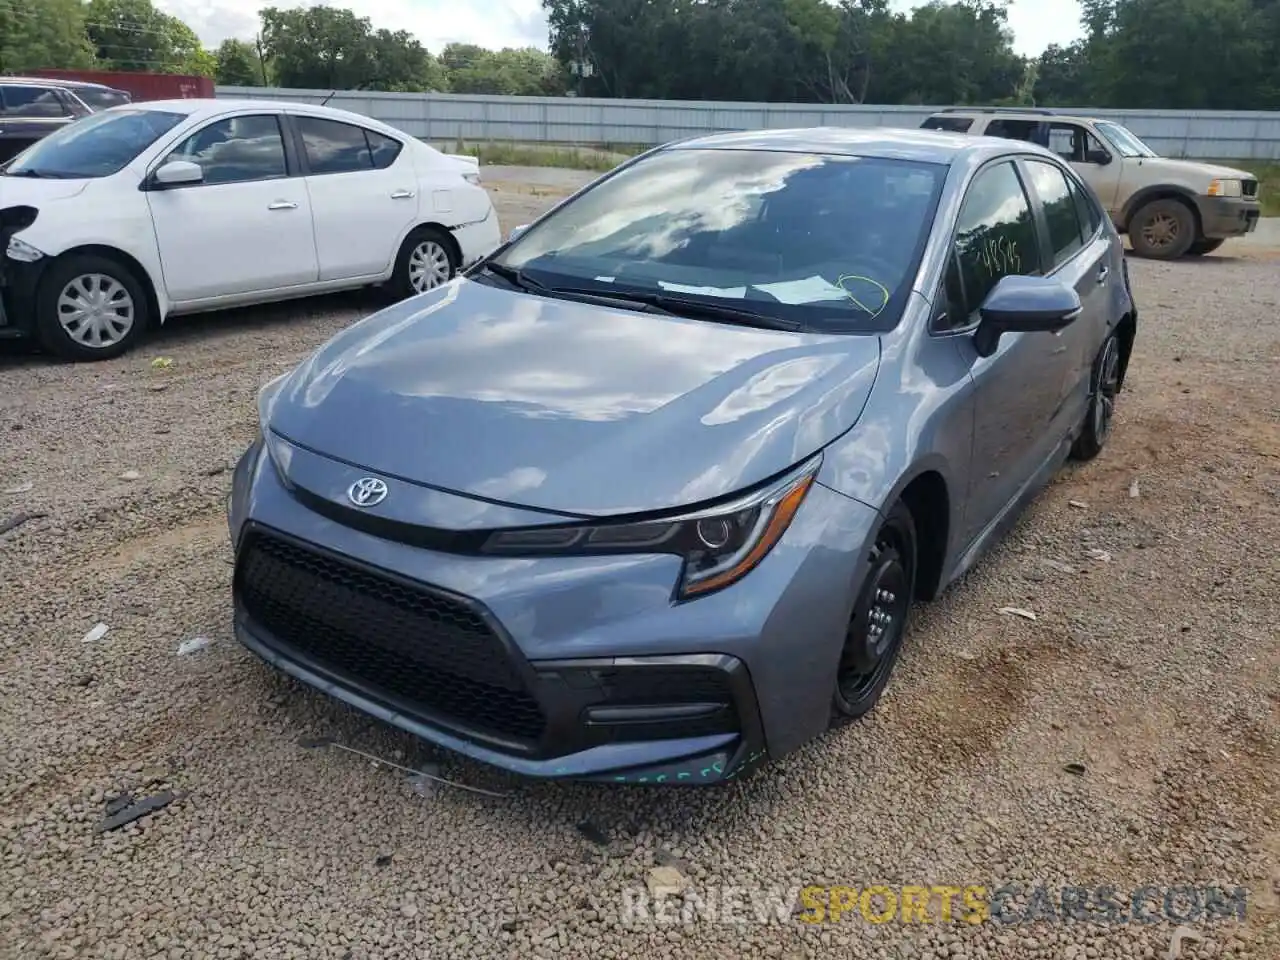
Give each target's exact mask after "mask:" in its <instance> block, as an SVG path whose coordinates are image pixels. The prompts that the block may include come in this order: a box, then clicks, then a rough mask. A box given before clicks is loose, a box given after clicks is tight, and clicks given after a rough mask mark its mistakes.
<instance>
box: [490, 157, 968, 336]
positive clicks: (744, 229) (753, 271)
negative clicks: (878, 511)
mask: <svg viewBox="0 0 1280 960" xmlns="http://www.w3.org/2000/svg"><path fill="white" fill-rule="evenodd" d="M946 172H947V167H946V166H945V165H942V164H937V163H926V162H920V161H909V160H901V159H891V158H883V157H875V156H850V155H842V154H826V153H800V152H793V151H781V150H768V149H752V150H744V149H733V150H718V149H703V148H688V147H679V148H672V149H668V150H662V151H658V152H656V153H654V154H650V155H648V156H647V157H645V158H643V159H641V160H638V161H635V162H634V163H632V164H630V165H628V166H626V167H624V168H622V169H620V170H619V171H617V172H615V173H614V174H611V175H609V176H606V177H604V178H602V179H601V180H599V181H597V182H596V183H595V184H593V185H592V186H590V187H588V188H587V189H585V190H584V191H583V192H581V193H579V194H578V195H577V196H575V197H574V198H572V199H571V200H569V201H567V202H566V203H564V204H563V205H561V206H560V207H558V208H556V209H555V210H554V211H553V212H552V213H551V214H549V215H548V216H547V217H545V218H543V219H542V220H541V221H539V222H538V223H536V224H534V225H533V226H532V227H530V228H529V229H528V230H526V231H524V232H523V233H521V234H520V235H519V236H517V237H516V238H515V239H513V240H511V241H510V242H509V243H508V244H507V245H506V246H505V247H503V248H501V249H500V250H499V251H497V252H496V254H495V255H494V256H493V257H491V258H490V259H489V260H487V261H485V265H487V266H488V267H489V268H490V270H489V272H490V273H492V274H496V275H497V276H499V277H501V278H502V279H503V281H504V282H506V283H508V284H511V285H515V286H517V287H519V288H521V289H524V290H525V291H527V292H534V293H537V294H539V295H542V296H564V297H570V298H573V297H599V298H604V299H608V298H613V299H614V300H620V301H625V302H629V303H633V304H640V305H643V306H646V307H648V308H651V309H655V310H660V311H661V312H665V313H674V314H677V315H683V316H689V317H696V318H697V319H702V320H707V321H709V322H723V323H737V324H740V325H745V326H757V327H764V328H767V329H780V330H804V331H807V332H814V333H842V334H879V333H884V332H886V331H888V330H890V329H892V328H893V327H894V326H895V325H896V324H897V323H898V320H899V318H900V317H901V314H902V311H903V308H904V305H905V303H906V300H907V297H908V296H909V295H910V291H911V288H912V286H913V280H914V277H915V273H916V270H917V269H918V267H919V262H920V257H921V255H922V251H923V247H924V243H925V241H926V240H927V237H928V235H929V232H930V229H931V227H932V224H933V218H934V215H935V213H936V209H937V203H938V198H939V195H940V193H941V188H942V184H943V181H944V179H945V176H946ZM483 273H484V270H483V268H482V269H481V270H479V271H476V272H475V273H473V274H472V276H480V275H483Z"/></svg>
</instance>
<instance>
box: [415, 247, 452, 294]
mask: <svg viewBox="0 0 1280 960" xmlns="http://www.w3.org/2000/svg"><path fill="white" fill-rule="evenodd" d="M452 273H453V266H452V264H450V262H449V251H448V250H446V249H445V248H444V244H442V243H440V241H439V240H423V241H421V242H419V243H418V245H417V246H415V247H414V248H413V251H412V252H411V253H410V254H409V285H410V286H412V287H413V289H414V291H415V292H417V293H425V292H426V291H428V290H432V289H434V288H436V287H438V286H440V284H442V283H447V282H448V281H449V279H450V276H451V274H452Z"/></svg>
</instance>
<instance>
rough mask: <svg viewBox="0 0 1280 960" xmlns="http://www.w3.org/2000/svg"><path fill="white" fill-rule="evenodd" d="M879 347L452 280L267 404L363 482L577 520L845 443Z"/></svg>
mask: <svg viewBox="0 0 1280 960" xmlns="http://www.w3.org/2000/svg"><path fill="white" fill-rule="evenodd" d="M879 359H880V343H879V338H878V337H876V336H832V335H818V334H807V333H793V332H778V331H772V330H758V329H753V328H746V327H739V326H729V325H726V324H722V323H713V322H709V321H703V320H691V319H685V318H680V317H669V316H663V315H658V314H652V313H640V312H636V311H632V310H625V309H617V308H611V307H601V306H596V305H591V304H584V303H579V302H572V301H566V300H556V299H552V298H548V297H539V296H533V295H530V294H524V293H517V292H513V291H509V290H506V289H499V288H496V287H491V286H488V285H487V284H483V283H478V282H475V281H472V280H468V279H462V278H460V279H458V280H455V281H452V282H451V283H449V284H446V285H444V286H443V287H441V288H439V289H438V290H435V291H432V292H431V293H429V294H425V295H423V296H419V297H415V298H411V299H409V300H406V301H404V302H402V303H400V304H397V305H396V306H393V307H391V308H389V309H386V310H383V311H381V312H379V313H376V314H374V315H372V316H370V317H368V318H366V319H365V320H363V321H361V322H359V323H357V324H355V325H354V326H352V327H349V328H348V329H347V330H345V331H343V332H342V333H340V334H338V335H337V336H336V337H334V338H333V339H332V340H330V341H329V342H328V343H327V344H325V345H324V346H322V347H321V348H320V349H319V350H318V351H317V352H316V353H315V354H313V355H312V356H311V357H310V358H309V359H308V360H306V361H305V362H304V363H302V364H301V365H300V366H299V367H298V368H296V369H295V370H294V371H293V372H292V373H291V374H289V375H287V376H286V377H285V378H284V379H283V380H282V381H281V383H280V384H279V386H278V387H277V388H275V389H274V391H273V392H272V393H271V395H270V397H269V398H268V399H267V400H266V402H265V403H264V419H265V420H266V421H267V422H268V426H269V428H270V429H271V430H272V432H274V433H276V434H278V435H280V436H282V437H283V438H284V439H286V440H288V441H291V442H292V443H294V444H297V445H299V446H302V447H305V448H308V449H310V450H311V451H313V452H315V453H319V454H322V455H325V456H327V457H330V458H333V459H336V460H341V461H344V462H346V463H348V464H351V465H354V466H357V467H359V468H360V469H363V470H367V471H369V472H370V473H372V474H377V475H381V476H384V477H387V478H397V479H400V480H402V481H408V482H411V483H417V484H422V485H425V486H430V487H435V488H437V489H443V490H448V491H452V492H455V493H461V494H465V495H468V496H473V497H482V498H485V499H488V500H491V501H496V502H499V503H505V504H510V505H513V506H522V507H530V508H534V509H541V510H548V511H553V512H557V513H566V514H574V515H578V516H603V515H610V514H625V513H633V512H645V511H650V510H659V509H664V508H671V507H680V506H685V505H690V504H694V503H699V502H702V501H705V500H711V499H714V498H718V497H721V496H723V495H726V494H729V493H733V492H735V491H738V490H741V489H743V488H746V487H749V486H751V485H753V484H755V483H757V482H759V481H763V480H766V479H768V478H769V477H771V476H773V475H774V474H777V473H779V472H781V471H783V470H785V469H787V468H788V467H790V466H792V465H794V464H795V463H797V462H798V461H800V460H802V459H804V458H805V457H806V456H808V455H810V454H812V453H814V452H815V451H817V450H818V449H820V448H821V447H823V446H824V445H826V444H827V443H829V442H830V441H831V440H833V439H834V438H835V437H837V436H839V435H840V434H841V433H843V432H844V431H846V430H848V429H849V428H850V427H851V426H853V424H854V423H855V421H856V420H857V418H858V416H859V414H860V413H861V411H862V408H863V405H864V404H865V403H866V399H867V396H868V394H869V393H870V390H871V385H872V383H873V381H874V379H875V374H876V370H877V368H878V366H879Z"/></svg>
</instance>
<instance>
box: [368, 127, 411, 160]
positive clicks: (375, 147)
mask: <svg viewBox="0 0 1280 960" xmlns="http://www.w3.org/2000/svg"><path fill="white" fill-rule="evenodd" d="M364 135H365V137H366V138H367V139H368V141H369V152H370V154H372V156H373V165H374V167H375V168H376V169H378V170H385V169H387V167H389V166H391V165H392V164H393V163H395V162H396V157H398V156H400V151H401V150H403V149H404V144H402V143H401V142H400V141H399V140H393V139H391V138H390V137H384V136H383V135H382V134H380V133H374V132H373V131H372V130H366V131H365V132H364Z"/></svg>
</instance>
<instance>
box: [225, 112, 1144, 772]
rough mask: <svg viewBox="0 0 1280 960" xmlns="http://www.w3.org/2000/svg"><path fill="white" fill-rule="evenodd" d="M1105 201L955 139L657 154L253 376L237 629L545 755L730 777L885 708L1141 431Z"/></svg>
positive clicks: (993, 147) (237, 505)
mask: <svg viewBox="0 0 1280 960" xmlns="http://www.w3.org/2000/svg"><path fill="white" fill-rule="evenodd" d="M1136 322H1137V311H1136V309H1135V306H1134V302H1133V299H1132V296H1131V294H1130V291H1129V282H1128V273H1127V270H1126V265H1125V260H1124V255H1123V248H1122V246H1121V241H1120V239H1119V237H1118V236H1117V234H1116V231H1115V229H1114V227H1113V226H1112V225H1111V221H1110V219H1109V218H1108V217H1107V216H1106V214H1105V213H1104V211H1103V209H1102V207H1101V205H1100V204H1099V202H1098V199H1097V197H1096V196H1095V195H1094V194H1093V193H1092V192H1091V191H1090V189H1089V188H1088V187H1087V186H1086V185H1085V184H1084V182H1083V181H1082V180H1081V179H1080V178H1079V177H1078V176H1077V175H1076V174H1075V173H1074V171H1073V170H1072V169H1071V167H1070V165H1069V164H1067V163H1064V162H1063V161H1062V160H1061V159H1060V158H1059V157H1058V156H1056V155H1055V154H1053V153H1050V152H1049V151H1047V150H1044V149H1042V148H1040V147H1037V146H1034V145H1032V144H1029V143H1023V142H1019V141H1012V140H1008V141H1006V140H998V139H991V138H973V137H961V136H956V135H952V134H946V133H939V132H932V131H920V130H912V131H893V130H850V129H814V130H789V131H767V132H754V133H737V134H727V135H716V136H708V137H704V138H700V139H694V140H687V141H682V142H679V143H676V144H669V145H667V146H665V147H662V148H659V149H657V150H653V151H650V152H649V153H647V154H644V155H642V156H640V157H638V158H636V159H634V160H632V161H630V162H628V163H625V164H624V165H622V166H621V167H619V168H618V169H616V170H615V171H613V172H612V173H610V174H608V175H606V176H604V177H601V178H600V179H598V180H596V181H595V182H594V183H592V184H591V185H589V186H587V187H586V188H584V189H583V190H581V191H579V192H578V193H577V194H576V195H574V196H573V197H571V198H569V199H568V200H566V201H564V202H563V203H561V204H560V205H559V206H557V207H555V208H554V209H553V210H552V211H550V212H549V213H547V214H546V215H545V216H543V217H542V218H541V219H539V220H537V221H536V222H534V223H533V224H532V225H530V226H528V227H527V228H524V229H521V230H518V231H516V232H515V233H514V235H513V237H512V239H510V240H508V241H507V242H506V243H505V244H504V245H503V246H501V247H500V248H499V249H497V250H496V251H494V253H493V254H492V255H491V256H490V257H489V258H487V259H486V260H484V261H482V262H481V263H479V264H477V265H476V266H475V267H473V268H472V269H470V270H469V271H468V273H467V275H466V276H460V277H457V278H455V279H453V280H452V281H450V282H449V283H447V284H446V285H444V286H442V287H440V288H439V289H436V290H433V291H431V292H429V293H426V294H423V295H421V296H418V297H416V298H413V299H411V300H408V301H405V302H403V303H400V304H398V305H396V306H393V307H390V308H389V309H386V310H383V311H381V312H379V313H375V314H374V315H372V316H370V317H368V318H366V319H364V320H362V321H360V322H358V323H356V324H354V325H353V326H351V327H350V328H349V329H347V330H345V331H343V332H342V333H340V334H338V335H337V336H336V337H334V338H333V339H332V340H331V341H329V342H328V343H327V344H325V345H324V346H322V347H321V348H320V349H319V350H317V351H316V352H315V353H314V354H313V355H312V356H311V357H310V358H309V359H308V360H306V361H305V362H304V363H302V364H301V365H300V366H299V367H298V368H297V369H295V370H293V371H292V372H291V373H289V374H287V375H286V376H284V377H282V378H281V379H279V380H277V381H275V382H273V383H272V384H270V385H268V386H267V387H266V388H265V389H264V390H263V391H262V394H261V398H260V402H259V406H260V411H259V412H260V419H261V435H260V437H259V438H258V439H257V440H256V442H254V443H253V445H252V446H251V447H250V448H249V449H248V451H247V452H246V453H245V455H244V457H243V459H242V460H241V461H240V463H239V465H238V466H237V468H236V471H235V478H234V484H233V489H232V492H231V497H230V503H229V523H230V529H231V539H232V543H233V544H234V549H235V557H236V559H235V578H234V605H235V629H236V633H237V635H238V637H239V638H240V640H241V642H243V643H244V644H245V645H246V646H248V647H249V648H250V649H251V650H253V651H254V652H256V653H257V654H259V655H260V656H262V657H263V658H265V659H266V660H267V661H269V662H270V663H271V664H274V665H275V666H276V667H278V668H279V669H281V670H283V671H285V672H287V673H289V674H292V675H293V676H294V677H297V678H299V679H300V680H302V681H304V682H306V683H308V684H311V685H313V686H316V687H318V688H320V689H321V690H324V691H327V692H328V693H329V694H332V695H333V696H335V697H338V698H340V699H342V700H344V701H346V702H347V703H349V704H353V705H355V706H356V707H358V708H360V709H362V710H364V711H367V712H368V713H370V714H372V715H374V716H377V717H380V718H382V719H383V720H385V721H387V722H389V723H391V724H394V725H396V726H397V727H400V728H403V729H405V730H408V731H411V732H412V733H414V734H417V735H418V736H421V737H423V738H425V739H427V740H430V741H433V742H435V743H437V744H440V745H443V746H445V747H447V748H451V749H453V750H456V751H460V752H461V753H464V754H467V755H469V756H471V757H473V758H477V759H479V760H482V761H486V762H488V763H491V764H496V765H498V766H500V767H504V768H506V769H508V770H511V771H516V772H519V773H523V774H528V775H533V776H538V777H570V778H587V779H598V780H606V781H616V782H628V783H634V782H644V783H669V784H678V783H710V782H717V781H723V780H727V779H731V778H734V777H738V776H741V775H742V774H743V773H744V772H746V771H749V770H751V769H752V768H754V767H756V766H758V765H759V764H761V763H762V762H764V761H765V760H766V759H767V758H776V757H778V756H781V755H783V754H785V753H787V752H788V751H791V750H794V749H796V748H797V747H799V746H800V745H801V744H803V743H805V742H806V741H807V740H809V739H810V738H812V737H814V736H816V735H818V734H820V733H822V732H823V731H824V730H826V729H828V728H829V727H831V726H833V725H838V724H840V723H842V722H845V721H847V720H850V719H852V718H856V717H858V716H860V715H862V714H864V713H866V712H867V711H868V710H869V709H871V708H872V706H873V705H874V704H875V703H876V701H877V700H878V698H879V697H880V695H881V692H882V691H883V690H884V689H885V685H886V683H887V682H888V680H889V675H890V671H891V670H892V669H893V666H894V662H895V660H896V658H897V657H898V654H899V650H900V649H901V646H902V641H903V630H904V625H905V624H906V621H907V618H908V614H909V612H910V608H911V605H912V602H913V601H914V600H917V599H921V598H930V597H933V596H935V595H936V594H938V592H939V591H941V590H942V589H943V588H944V587H946V586H947V585H948V584H949V583H950V582H951V581H953V580H955V579H956V578H957V577H958V576H959V575H960V574H961V573H962V572H963V571H964V570H966V569H967V568H968V567H969V566H970V565H971V564H972V563H973V562H974V559H975V558H976V557H977V556H978V555H979V554H980V553H981V551H982V550H983V548H985V547H986V546H987V545H989V544H990V543H991V542H992V541H993V540H994V539H995V538H996V537H998V536H999V535H1000V533H1001V531H1002V530H1004V529H1005V528H1006V526H1007V524H1008V522H1009V521H1011V520H1012V519H1013V518H1014V517H1015V516H1016V515H1017V513H1018V511H1019V510H1020V509H1021V507H1022V506H1023V505H1024V504H1025V503H1026V502H1027V500H1028V499H1029V498H1030V497H1032V496H1033V495H1034V494H1035V493H1036V491H1037V490H1038V489H1039V488H1040V487H1041V486H1042V485H1043V484H1044V483H1045V482H1046V481H1047V480H1048V479H1049V478H1050V476H1051V475H1052V474H1053V472H1054V470H1055V469H1056V468H1057V467H1058V466H1059V465H1060V464H1061V463H1062V462H1063V461H1064V459H1065V458H1066V457H1067V456H1069V455H1070V454H1072V453H1074V455H1075V456H1076V457H1078V458H1081V459H1088V458H1090V457H1093V456H1094V455H1096V454H1097V453H1098V452H1099V450H1100V449H1101V448H1102V446H1103V444H1104V443H1105V442H1106V440H1107V437H1108V434H1109V433H1110V430H1111V423H1112V410H1113V408H1114V404H1115V401H1116V396H1117V393H1118V391H1119V390H1120V387H1121V385H1122V383H1123V380H1124V375H1125V368H1126V365H1127V361H1128V357H1129V352H1130V349H1131V347H1132V344H1133V339H1134V332H1135V329H1136Z"/></svg>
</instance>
